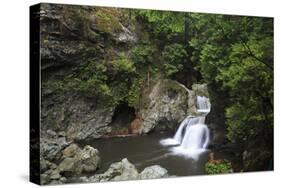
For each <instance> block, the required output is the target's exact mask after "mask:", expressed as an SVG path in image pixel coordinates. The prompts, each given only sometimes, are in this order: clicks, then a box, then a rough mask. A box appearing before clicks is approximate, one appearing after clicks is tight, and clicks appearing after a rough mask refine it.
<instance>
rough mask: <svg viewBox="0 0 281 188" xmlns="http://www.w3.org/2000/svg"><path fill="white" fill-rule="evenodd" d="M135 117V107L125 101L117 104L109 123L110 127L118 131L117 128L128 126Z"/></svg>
mask: <svg viewBox="0 0 281 188" xmlns="http://www.w3.org/2000/svg"><path fill="white" fill-rule="evenodd" d="M135 118H136V113H135V109H134V108H133V107H130V106H129V105H128V104H127V103H121V104H119V105H118V106H117V107H116V108H115V110H114V114H113V117H112V121H111V123H110V125H109V126H110V127H112V129H115V130H116V131H118V129H122V128H129V127H130V125H131V122H132V121H133V120H134V119H135Z"/></svg>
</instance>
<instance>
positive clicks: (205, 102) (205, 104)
mask: <svg viewBox="0 0 281 188" xmlns="http://www.w3.org/2000/svg"><path fill="white" fill-rule="evenodd" d="M196 99H197V112H202V113H205V115H207V114H208V113H209V112H210V110H211V108H210V106H211V105H210V101H209V99H208V98H207V97H204V96H203V97H202V96H197V98H196Z"/></svg>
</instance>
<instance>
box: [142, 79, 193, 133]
mask: <svg viewBox="0 0 281 188" xmlns="http://www.w3.org/2000/svg"><path fill="white" fill-rule="evenodd" d="M144 100H145V101H147V102H146V103H147V105H146V106H144V107H143V108H142V109H141V115H142V118H143V122H142V124H141V127H140V130H139V132H140V134H143V133H148V132H150V131H151V130H153V129H156V130H167V129H170V130H174V129H175V128H176V127H177V125H179V124H180V122H181V121H182V120H183V119H184V118H185V117H186V116H187V115H194V114H196V104H195V93H194V92H193V91H192V90H189V89H187V88H186V87H185V86H184V85H182V84H180V83H178V82H177V81H173V80H169V79H160V80H159V81H158V82H157V83H156V84H154V85H153V86H152V89H151V91H150V92H149V94H148V95H147V96H146V99H144Z"/></svg>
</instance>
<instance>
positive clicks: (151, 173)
mask: <svg viewBox="0 0 281 188" xmlns="http://www.w3.org/2000/svg"><path fill="white" fill-rule="evenodd" d="M164 177H168V171H167V170H166V169H165V168H163V167H161V166H159V165H154V166H150V167H147V168H145V169H144V170H143V171H142V172H141V173H138V170H137V169H136V167H135V166H134V165H133V164H132V163H130V162H129V161H128V159H127V158H124V159H122V160H121V161H120V162H116V163H112V164H111V165H110V167H109V168H108V170H107V171H106V172H105V173H103V174H96V175H94V176H91V177H86V176H84V177H80V181H82V182H105V181H123V180H137V179H153V178H164Z"/></svg>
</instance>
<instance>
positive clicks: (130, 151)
mask: <svg viewBox="0 0 281 188" xmlns="http://www.w3.org/2000/svg"><path fill="white" fill-rule="evenodd" d="M171 136H173V135H171V134H166V133H165V134H161V133H151V134H149V135H144V136H136V137H120V138H103V139H98V140H95V141H94V142H92V143H84V144H88V145H91V146H93V147H94V148H97V149H98V150H99V151H100V156H101V159H102V164H101V168H100V169H99V170H98V171H97V172H96V173H103V172H105V171H106V170H107V169H108V168H109V166H110V164H112V163H114V162H119V161H121V160H122V159H123V158H127V159H128V160H129V161H130V162H131V163H132V164H134V165H135V166H136V168H137V169H138V171H139V172H141V171H142V170H143V169H144V168H145V167H147V166H151V165H156V164H157V165H161V166H162V167H164V168H166V169H167V170H168V172H169V175H175V176H187V175H200V174H205V168H204V167H205V163H206V162H207V159H208V153H209V150H205V152H202V153H200V155H199V156H198V157H197V158H196V159H194V158H192V157H191V158H190V157H187V156H184V155H177V154H175V153H174V152H172V151H171V148H172V147H173V146H165V145H162V144H161V143H160V140H163V139H166V138H170V137H171ZM84 144H83V145H84Z"/></svg>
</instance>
